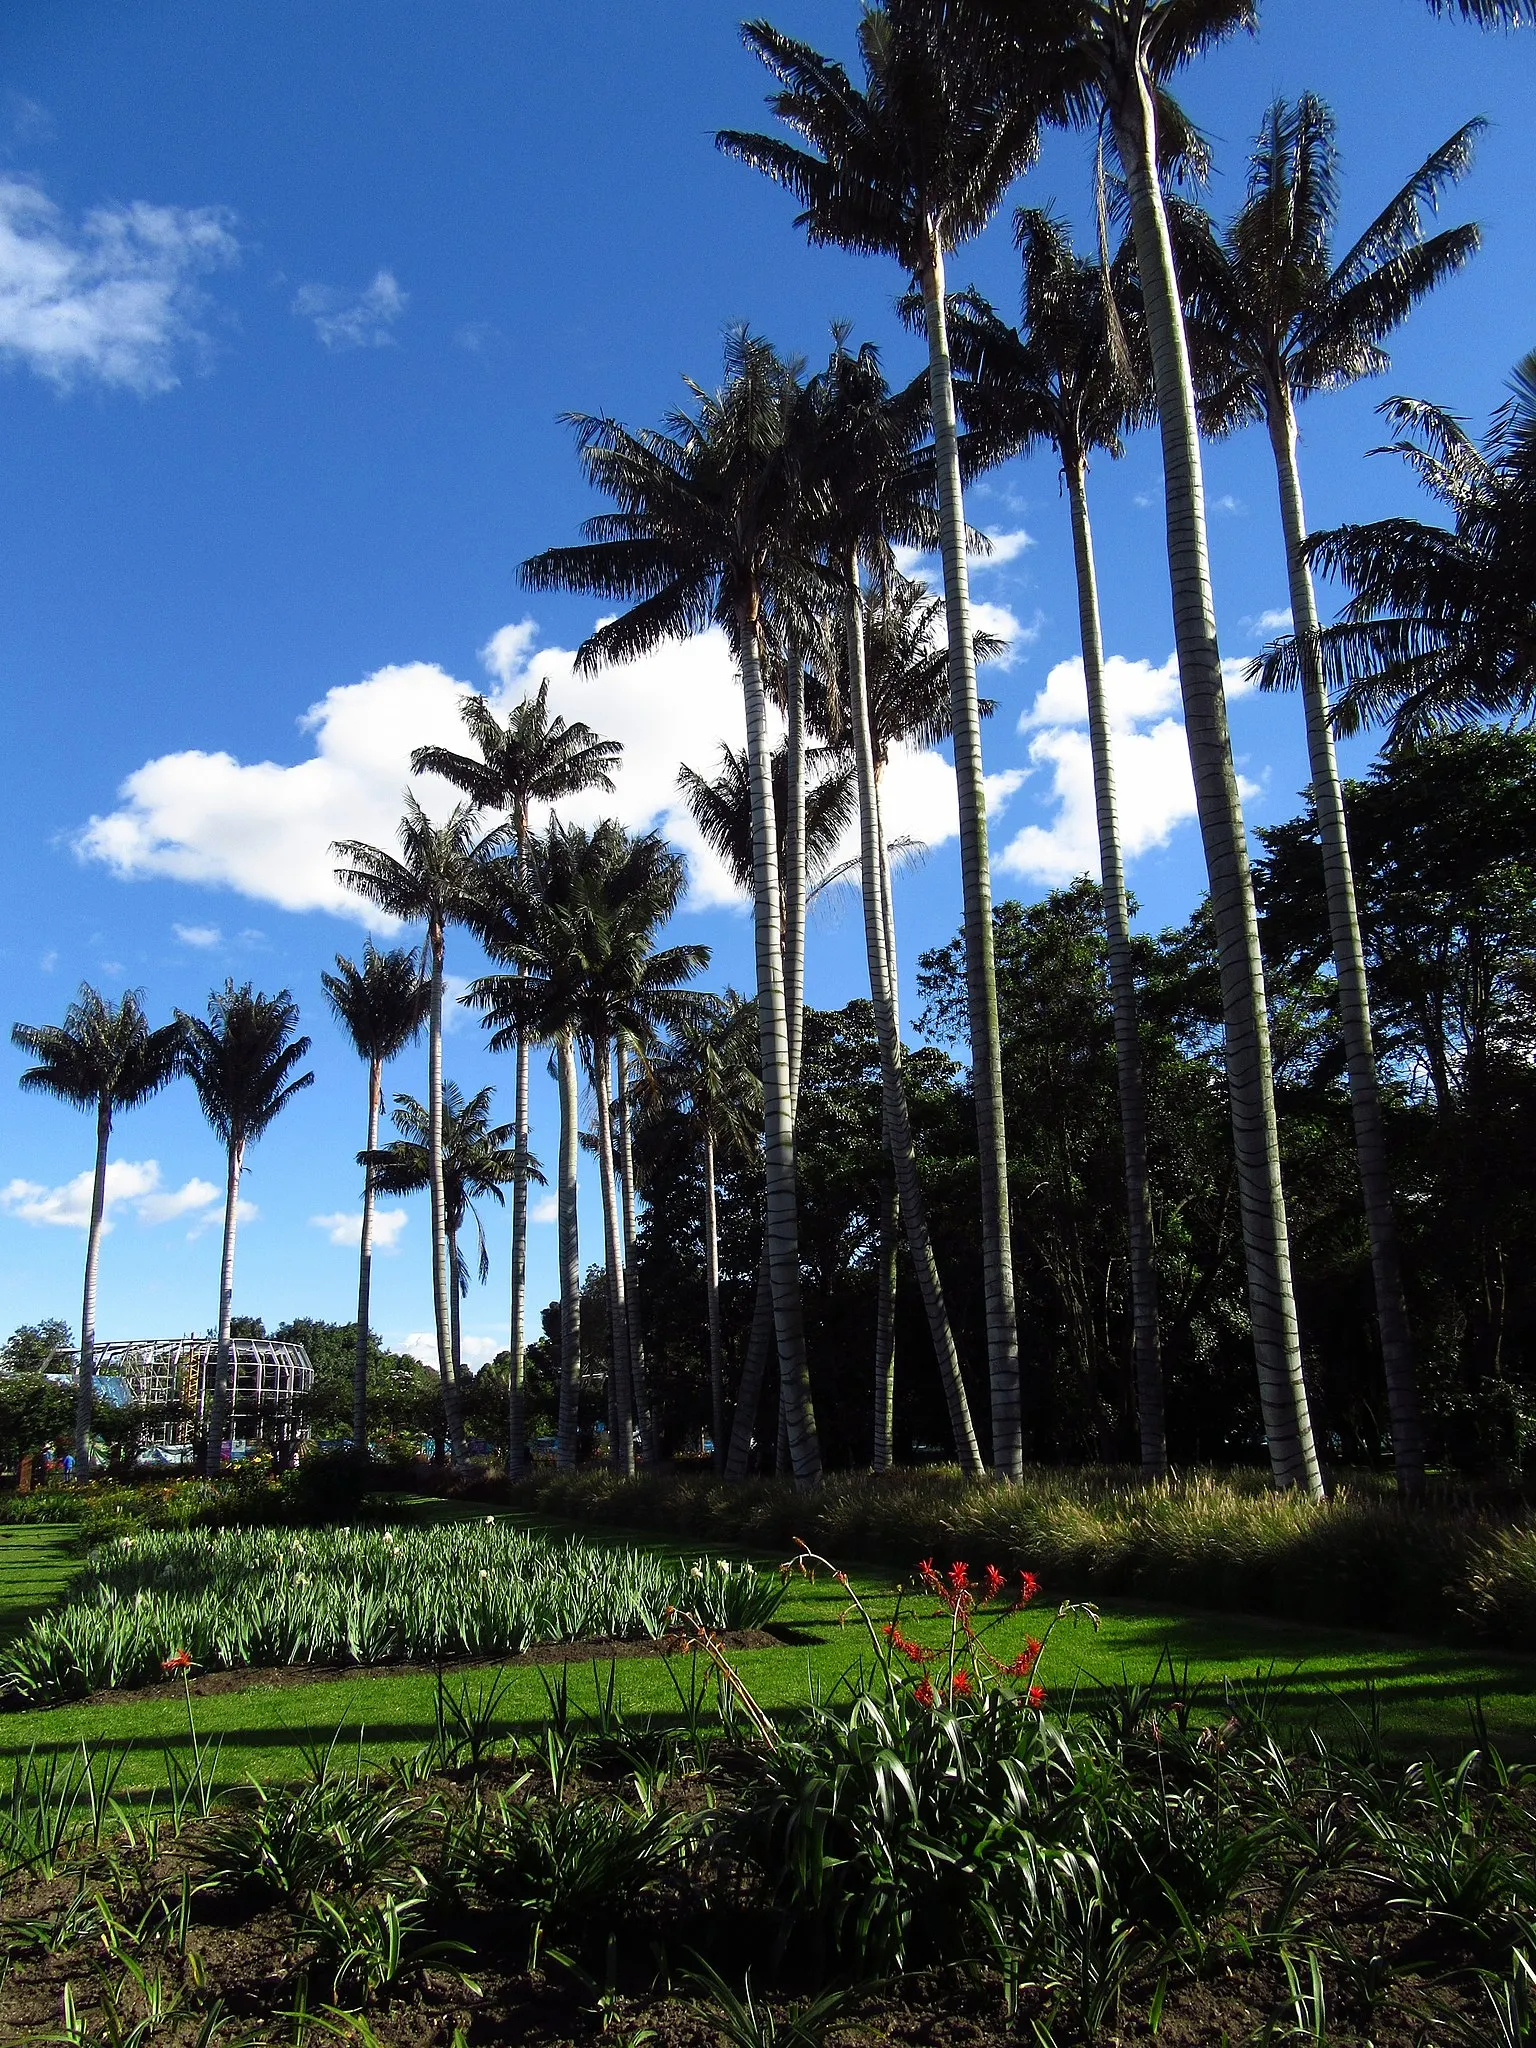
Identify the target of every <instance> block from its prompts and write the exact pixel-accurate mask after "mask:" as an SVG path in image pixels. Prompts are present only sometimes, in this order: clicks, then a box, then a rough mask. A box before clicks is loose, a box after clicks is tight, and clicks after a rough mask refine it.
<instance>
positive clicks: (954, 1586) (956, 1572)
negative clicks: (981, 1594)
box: [949, 1563, 971, 1593]
mask: <svg viewBox="0 0 1536 2048" xmlns="http://www.w3.org/2000/svg"><path fill="white" fill-rule="evenodd" d="M970 1583H971V1568H970V1566H969V1565H968V1564H960V1563H956V1564H952V1565H951V1566H950V1568H949V1590H950V1592H951V1593H963V1592H964V1591H965V1589H966V1587H967V1586H969V1584H970Z"/></svg>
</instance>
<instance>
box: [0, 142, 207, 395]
mask: <svg viewBox="0 0 1536 2048" xmlns="http://www.w3.org/2000/svg"><path fill="white" fill-rule="evenodd" d="M237 253H238V244H237V243H236V241H235V238H234V236H233V234H232V233H231V232H230V227H229V217H228V215H226V214H225V213H223V212H222V211H221V210H220V209H218V208H216V207H211V206H196V207H186V206H151V205H150V204H148V202H147V201H145V200H136V201H133V202H132V203H130V204H128V205H125V206H98V207H94V208H92V209H91V211H90V212H88V213H87V214H85V215H84V217H83V218H82V219H81V220H80V221H79V222H78V224H76V223H72V222H70V221H69V220H67V219H66V218H65V216H64V214H63V213H62V212H61V211H60V209H59V208H58V207H57V206H56V205H55V204H54V202H53V201H52V200H51V199H49V198H48V196H47V194H46V193H44V192H42V191H41V190H39V188H38V187H37V186H36V185H32V184H28V183H27V182H25V181H24V180H22V179H20V178H13V177H0V360H5V359H9V360H12V361H15V362H20V363H22V364H24V365H25V366H26V367H27V368H28V369H30V370H33V371H35V372H36V374H37V375H38V376H40V377H45V378H46V379H47V380H48V382H49V383H51V384H53V385H55V386H57V387H58V389H60V390H61V391H67V390H69V389H70V388H71V387H72V386H74V385H76V384H78V383H81V382H85V381H91V380H94V381H96V382H98V383H101V384H109V385H118V386H122V387H125V388H126V389H128V390H130V391H141V392H149V391H168V390H170V389H171V387H172V386H173V385H174V384H176V383H177V382H178V377H177V367H178V364H179V363H180V362H181V361H182V359H183V358H184V357H186V356H187V355H188V354H189V353H190V354H192V355H194V356H195V355H196V354H198V353H199V352H201V351H204V350H205V349H206V347H207V336H206V335H205V334H204V333H203V332H202V331H201V329H200V328H199V325H198V322H199V320H200V318H201V316H202V312H203V302H202V298H201V295H200V294H199V293H198V292H197V290H196V289H195V288H194V286H193V284H192V279H193V278H194V277H195V276H196V275H197V274H198V273H199V272H202V271H207V270H211V269H215V268H217V267H219V266H221V265H224V264H228V263H231V262H233V261H234V259H235V256H236V254H237Z"/></svg>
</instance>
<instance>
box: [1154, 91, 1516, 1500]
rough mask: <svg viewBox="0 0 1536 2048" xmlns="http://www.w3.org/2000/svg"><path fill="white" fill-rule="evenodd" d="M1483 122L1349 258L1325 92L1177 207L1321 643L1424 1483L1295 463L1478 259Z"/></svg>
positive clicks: (1355, 1102)
mask: <svg viewBox="0 0 1536 2048" xmlns="http://www.w3.org/2000/svg"><path fill="white" fill-rule="evenodd" d="M1483 125H1484V124H1483V123H1482V122H1481V121H1470V122H1468V123H1467V125H1466V126H1465V127H1464V128H1460V129H1458V130H1457V132H1456V133H1455V134H1454V135H1453V136H1451V138H1450V139H1449V141H1447V142H1445V143H1443V144H1442V145H1441V146H1440V148H1439V149H1437V150H1435V151H1434V152H1433V154H1432V155H1430V156H1429V157H1427V158H1426V159H1425V161H1424V162H1423V163H1422V164H1420V165H1419V167H1418V169H1417V170H1416V171H1415V172H1414V173H1413V175H1412V177H1411V178H1409V180H1408V181H1407V183H1406V184H1405V185H1404V186H1403V187H1402V189H1401V190H1400V191H1399V192H1398V193H1397V194H1396V195H1395V196H1394V197H1393V198H1392V199H1391V200H1390V201H1389V202H1388V204H1387V205H1386V207H1385V208H1384V209H1383V210H1382V211H1381V213H1379V214H1378V215H1377V217H1376V219H1375V220H1373V221H1372V222H1371V224H1370V226H1369V227H1368V228H1367V229H1366V230H1365V233H1364V234H1363V235H1361V236H1360V238H1359V239H1358V241H1356V242H1355V244H1354V245H1353V247H1352V248H1350V249H1349V251H1348V252H1347V253H1346V254H1345V255H1344V256H1342V257H1341V258H1339V259H1337V260H1336V259H1335V255H1334V249H1333V234H1334V229H1335V227H1336V225H1337V222H1338V210H1339V191H1338V170H1339V164H1338V145H1337V139H1336V134H1335V125H1334V118H1333V113H1332V110H1331V109H1330V108H1329V107H1328V106H1327V105H1326V104H1325V102H1324V101H1322V100H1320V99H1318V98H1317V97H1316V95H1315V94H1312V93H1304V94H1303V95H1302V96H1301V98H1300V99H1299V100H1297V102H1296V103H1295V105H1294V106H1288V105H1287V104H1286V103H1285V102H1284V101H1283V100H1277V101H1276V102H1275V104H1274V105H1273V106H1272V107H1271V108H1270V110H1269V112H1268V114H1267V115H1266V116H1265V120H1264V126H1263V129H1262V130H1261V131H1260V134H1259V138H1258V142H1257V144H1256V146H1255V148H1254V152H1253V155H1252V156H1251V158H1250V160H1249V169H1248V197H1247V200H1246V202H1245V203H1244V205H1243V206H1242V207H1241V209H1240V210H1239V212H1238V213H1237V215H1236V217H1235V218H1234V219H1233V220H1232V222H1231V223H1230V224H1229V226H1228V227H1227V229H1226V231H1225V233H1224V234H1221V235H1219V236H1218V235H1217V233H1216V231H1215V229H1214V228H1213V226H1212V224H1211V222H1210V221H1209V219H1208V218H1207V217H1206V215H1205V214H1204V213H1202V212H1200V211H1199V210H1198V209H1196V208H1194V207H1189V206H1177V207H1175V208H1174V210H1173V212H1172V222H1173V229H1174V246H1175V252H1176V255H1177V258H1178V264H1179V276H1180V281H1181V283H1182V285H1183V288H1184V292H1185V296H1186V301H1187V306H1188V310H1187V314H1186V318H1187V320H1188V322H1189V329H1190V339H1191V346H1192V350H1193V356H1194V368H1195V379H1196V390H1197V396H1198V399H1199V404H1200V424H1201V426H1202V427H1203V428H1204V430H1205V431H1206V432H1207V433H1210V434H1225V433H1229V432H1231V431H1232V430H1233V429H1234V428H1237V427H1241V426H1246V425H1248V424H1249V423H1251V422H1254V421H1259V420H1262V421H1263V422H1264V424H1265V425H1266V426H1267V428H1268V430H1269V442H1270V448H1271V450H1272V452H1273V455H1274V461H1275V474H1276V478H1277V480H1278V483H1279V490H1280V519H1281V526H1282V530H1283V532H1284V535H1285V555H1286V569H1287V574H1288V577H1289V582H1290V598H1291V615H1292V618H1293V619H1294V621H1295V628H1296V634H1297V640H1298V644H1299V645H1300V646H1301V648H1302V649H1303V650H1304V659H1303V664H1302V671H1303V672H1302V702H1303V706H1304V708H1305V713H1306V731H1307V758H1308V764H1309V766H1310V768H1311V773H1312V793H1313V800H1314V802H1315V804H1316V807H1317V818H1318V830H1319V833H1320V835H1321V838H1322V846H1323V876H1324V885H1325V887H1326V890H1327V896H1328V921H1329V926H1330V931H1331V936H1332V941H1333V960H1334V971H1335V975H1336V978H1337V984H1338V991H1339V1019H1340V1023H1341V1025H1342V1028H1343V1033H1344V1052H1345V1060H1346V1066H1347V1072H1348V1076H1349V1098H1350V1107H1351V1110H1352V1113H1353V1118H1354V1129H1355V1155H1356V1159H1357V1161H1358V1164H1359V1170H1360V1183H1361V1188H1362V1191H1363V1194H1364V1199H1365V1217H1366V1227H1367V1233H1368V1236H1369V1239H1370V1247H1371V1266H1372V1272H1373V1277H1374V1281H1375V1291H1376V1316H1377V1325H1378V1329H1379V1331H1380V1336H1381V1351H1382V1363H1383V1366H1384V1368H1385V1373H1386V1383H1387V1402H1388V1408H1389V1412H1390V1415H1391V1420H1392V1450H1393V1457H1394V1459H1395V1462H1396V1465H1397V1475H1398V1481H1399V1484H1400V1485H1401V1486H1402V1487H1403V1488H1404V1489H1405V1490H1406V1491H1408V1492H1416V1491H1418V1490H1419V1488H1420V1487H1422V1485H1423V1482H1424V1421H1423V1414H1422V1410H1421V1408H1420V1403H1419V1393H1418V1386H1417V1383H1416V1380H1415V1377H1414V1367H1413V1343H1412V1337H1411V1334H1410V1332H1409V1328H1408V1311H1407V1305H1406V1303H1405V1301H1404V1298H1403V1279H1402V1271H1401V1267H1400V1264H1399V1260H1398V1251H1397V1230H1396V1225H1395V1222H1394V1219H1393V1215H1392V1187H1391V1178H1390V1175H1389V1174H1388V1171H1387V1154H1386V1139H1385V1134H1384V1132H1383V1129H1382V1120H1381V1096H1380V1091H1379V1088H1378V1085H1377V1078H1376V1058H1375V1052H1374V1049H1373V1046H1372V1040H1371V1013H1370V998H1369V994H1368V991H1367V988H1366V980H1365V951H1364V948H1363V946H1362V944H1361V939H1360V921H1359V918H1358V916H1357V914H1356V910H1355V885H1354V874H1353V870H1352V868H1351V864H1350V857H1349V833H1348V827H1347V822H1346V819H1345V815H1344V791H1343V786H1342V783H1341V782H1340V779H1339V766H1338V761H1337V759H1336V757H1335V754H1334V745H1333V733H1332V730H1331V729H1330V726H1329V723H1328V696H1327V691H1326V689H1325V687H1324V683H1323V672H1322V666H1321V664H1320V663H1319V661H1318V660H1317V658H1316V655H1315V653H1310V654H1308V653H1307V650H1312V649H1315V646H1316V640H1317V627H1318V618H1317V597H1316V593H1315V592H1314V590H1313V587H1312V572H1311V570H1310V568H1309V567H1308V564H1307V558H1306V552H1305V545H1304V544H1305V541H1306V537H1307V522H1306V514H1305V511H1304V510H1303V505H1302V491H1301V472H1300V468H1299V466H1298V463H1297V458H1296V408H1297V405H1298V404H1299V402H1300V401H1301V400H1303V399H1305V398H1310V397H1311V396H1312V395H1313V394H1314V393H1315V392H1318V391H1333V390H1338V389H1340V388H1342V387H1343V386H1345V385H1347V384H1353V383H1355V382H1357V381H1358V380H1359V379H1360V378H1362V377H1371V376H1376V375H1379V374H1380V373H1381V372H1382V371H1383V370H1385V369H1386V367H1387V355H1386V352H1385V350H1384V349H1383V347H1382V342H1383V341H1384V340H1385V338H1386V337H1387V336H1388V335H1389V334H1390V333H1391V332H1392V331H1393V329H1394V328H1396V327H1398V326H1399V325H1401V323H1402V322H1403V320H1405V319H1406V318H1407V316H1408V314H1409V313H1410V312H1411V311H1412V309H1413V308H1414V306H1415V305H1417V304H1418V302H1419V300H1420V299H1422V298H1424V297H1425V296H1426V295H1427V294H1428V293H1429V292H1430V291H1432V290H1433V289H1434V287H1435V286H1436V285H1437V284H1439V283H1440V282H1441V281H1442V280H1443V279H1444V278H1446V277H1448V276H1449V275H1450V274H1451V273H1452V272H1453V271H1456V270H1459V269H1460V268H1461V266H1462V265H1463V264H1464V263H1465V262H1467V261H1468V259H1469V258H1470V257H1471V256H1472V254H1473V252H1474V251H1475V250H1476V248H1477V246H1478V241H1479V236H1478V231H1477V229H1476V228H1475V227H1470V226H1467V227H1456V228H1448V229H1446V230H1445V231H1444V232H1443V233H1440V234H1437V235H1432V236H1429V237H1427V238H1426V236H1425V233H1424V215H1425V211H1426V209H1427V208H1429V207H1433V206H1434V205H1435V203H1436V201H1437V200H1438V198H1439V196H1440V194H1441V192H1442V191H1443V190H1444V188H1445V186H1446V185H1447V184H1449V183H1450V182H1451V181H1453V180H1454V179H1457V178H1460V177H1461V176H1462V175H1463V174H1464V173H1465V172H1466V170H1467V169H1468V167H1469V166H1470V163H1471V159H1472V149H1473V144H1474V141H1475V139H1476V136H1477V135H1478V133H1479V131H1480V130H1481V129H1482V127H1483Z"/></svg>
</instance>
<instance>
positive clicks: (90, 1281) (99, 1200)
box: [75, 1095, 112, 1479]
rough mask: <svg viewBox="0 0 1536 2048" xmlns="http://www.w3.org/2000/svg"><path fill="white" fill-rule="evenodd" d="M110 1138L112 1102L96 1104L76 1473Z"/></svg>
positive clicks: (85, 1424) (86, 1465)
mask: <svg viewBox="0 0 1536 2048" xmlns="http://www.w3.org/2000/svg"><path fill="white" fill-rule="evenodd" d="M111 1140H112V1103H111V1099H110V1098H109V1097H108V1096H105V1095H103V1096H102V1097H101V1099H100V1100H99V1101H98V1103H97V1105H96V1172H95V1176H94V1178H93V1179H92V1181H91V1223H90V1228H89V1230H88V1231H87V1232H86V1237H85V1287H84V1290H83V1292H82V1295H81V1300H80V1370H79V1373H78V1374H77V1376H76V1379H75V1476H76V1478H77V1479H86V1478H89V1476H90V1468H91V1407H92V1404H93V1402H94V1401H95V1398H96V1273H97V1268H98V1266H99V1265H100V1262H101V1225H102V1219H103V1217H104V1216H105V1215H106V1213H107V1147H108V1145H109V1144H110V1143H111Z"/></svg>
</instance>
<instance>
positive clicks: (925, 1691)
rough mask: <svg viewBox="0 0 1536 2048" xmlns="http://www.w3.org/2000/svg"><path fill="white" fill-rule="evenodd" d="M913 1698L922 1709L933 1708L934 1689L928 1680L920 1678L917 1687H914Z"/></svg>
mask: <svg viewBox="0 0 1536 2048" xmlns="http://www.w3.org/2000/svg"><path fill="white" fill-rule="evenodd" d="M912 1697H913V1699H915V1700H916V1701H917V1704H918V1705H919V1706H920V1707H931V1706H932V1705H933V1687H932V1686H931V1685H930V1684H929V1683H928V1681H927V1679H926V1678H920V1679H919V1680H918V1681H917V1683H916V1685H914V1686H913V1688H912Z"/></svg>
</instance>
